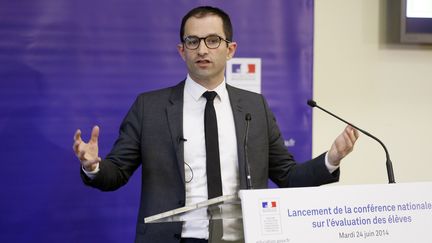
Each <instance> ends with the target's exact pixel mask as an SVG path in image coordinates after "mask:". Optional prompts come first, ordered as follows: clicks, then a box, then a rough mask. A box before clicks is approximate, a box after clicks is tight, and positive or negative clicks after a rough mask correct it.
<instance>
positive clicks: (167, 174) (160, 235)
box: [73, 7, 358, 243]
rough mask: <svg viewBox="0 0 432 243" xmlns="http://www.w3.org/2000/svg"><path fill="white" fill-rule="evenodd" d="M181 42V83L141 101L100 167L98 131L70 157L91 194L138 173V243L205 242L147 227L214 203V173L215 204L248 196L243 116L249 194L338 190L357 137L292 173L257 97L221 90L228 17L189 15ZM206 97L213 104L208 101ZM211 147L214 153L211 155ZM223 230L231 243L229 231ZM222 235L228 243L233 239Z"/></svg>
mask: <svg viewBox="0 0 432 243" xmlns="http://www.w3.org/2000/svg"><path fill="white" fill-rule="evenodd" d="M180 39H181V44H179V45H178V46H177V48H178V52H179V54H180V56H181V57H182V58H183V60H184V61H185V62H186V66H187V70H188V75H187V78H186V80H185V81H183V82H181V83H179V84H178V85H176V86H174V87H169V88H166V89H162V90H157V91H152V92H148V93H144V94H141V95H140V96H138V98H137V100H136V101H135V103H134V104H133V105H132V107H131V109H130V110H129V112H128V114H127V115H126V117H125V119H124V121H123V123H122V125H121V128H120V135H119V138H118V139H117V141H116V143H115V144H114V147H113V148H112V150H111V152H110V153H109V154H108V156H107V157H106V158H105V159H104V160H102V159H101V158H100V157H98V144H97V140H98V136H99V127H97V126H95V127H94V128H93V130H92V134H91V139H90V141H89V142H88V143H85V142H83V141H82V140H81V131H80V130H77V132H76V133H75V137H74V140H75V143H74V145H73V148H74V151H75V153H76V155H77V157H78V158H79V160H80V162H81V165H82V170H81V175H82V179H83V181H84V183H85V184H87V185H90V186H93V187H96V188H99V189H101V190H104V191H110V190H115V189H117V188H119V187H120V186H123V185H124V184H125V183H126V182H127V181H128V179H129V177H130V176H131V175H132V173H133V172H134V171H135V169H137V168H138V167H139V166H140V165H141V166H142V189H141V190H142V191H141V204H140V209H139V215H138V223H137V231H136V242H163V243H169V242H184V243H187V242H207V241H206V239H208V237H209V229H208V222H205V223H203V222H200V221H198V222H197V221H186V222H185V223H166V224H144V223H143V219H144V218H145V217H147V216H150V215H154V214H157V213H161V212H164V211H167V210H171V209H175V208H178V207H182V206H185V205H189V204H193V203H196V202H200V201H205V200H207V199H208V198H209V197H213V196H211V195H210V194H213V192H210V191H212V190H213V189H210V187H211V186H213V185H214V184H215V182H214V180H213V179H212V180H209V182H208V183H207V177H210V176H213V171H214V170H219V167H220V171H221V173H220V174H221V175H220V176H221V179H219V180H220V181H221V182H222V185H219V187H221V190H222V191H221V192H219V194H216V195H220V194H221V193H222V194H223V195H231V194H235V193H237V192H238V190H239V189H244V188H246V184H247V180H246V172H245V161H244V154H243V153H244V151H243V137H244V135H245V116H246V114H250V116H251V117H252V120H251V121H250V129H249V144H248V146H249V147H250V149H249V152H248V157H249V158H251V159H250V161H249V162H250V171H251V182H252V186H253V188H266V187H267V181H268V179H269V178H270V179H271V180H273V181H274V182H275V183H276V184H277V185H279V186H280V187H292V186H317V185H321V184H325V183H330V182H334V181H337V180H338V178H339V169H338V167H339V163H340V161H341V159H342V158H344V157H345V156H346V155H347V154H348V153H350V152H351V151H352V149H353V146H354V143H355V141H356V140H357V137H358V133H357V131H356V130H354V129H352V128H351V127H347V128H346V129H345V130H344V131H343V133H342V134H341V135H339V136H338V137H337V138H336V140H335V142H334V143H333V145H332V146H331V148H330V150H329V151H328V152H327V153H324V154H323V155H321V156H319V157H317V158H315V159H313V160H311V161H308V162H306V163H303V164H296V163H295V162H294V161H293V158H292V156H291V154H290V153H289V152H288V151H287V149H286V147H285V146H284V142H283V141H284V140H283V138H282V136H281V134H280V131H279V128H278V126H277V124H276V121H275V119H274V116H273V114H272V112H271V111H270V110H269V108H268V106H267V103H266V101H265V99H264V98H263V96H261V95H259V94H255V93H252V92H248V91H244V90H241V89H237V88H234V87H231V86H229V85H227V84H226V83H225V77H224V72H225V66H226V61H227V60H229V59H230V58H232V57H233V55H234V53H235V51H236V48H237V43H235V42H233V41H232V26H231V22H230V19H229V17H228V15H227V14H226V13H224V12H223V11H222V10H220V9H217V8H213V7H198V8H195V9H192V10H191V11H190V12H189V13H188V14H186V15H185V17H184V18H183V21H182V24H181V29H180ZM207 91H215V92H216V93H214V92H207ZM209 94H212V95H210V96H215V97H211V98H209ZM203 96H205V97H207V98H204V97H203ZM207 99H208V100H207ZM212 110H213V112H215V113H216V117H217V119H216V120H217V121H216V123H217V128H216V130H217V131H216V134H217V136H216V142H214V141H213V140H212V142H209V140H211V139H212V138H208V134H209V133H210V132H209V130H207V129H209V127H210V125H208V123H207V118H208V117H207V115H208V114H210V113H211V114H213V113H212ZM213 116H214V115H213ZM209 119H210V118H209ZM204 121H205V122H204ZM204 123H205V124H206V125H205V124H204ZM212 126H213V125H212ZM214 143H216V147H217V149H218V151H217V152H216V153H214V152H213V150H211V149H209V148H208V146H210V145H209V144H214ZM209 154H212V156H209ZM215 157H217V158H218V161H217V166H218V168H217V169H208V168H209V166H213V165H209V164H206V163H208V161H212V160H213V159H214V158H215ZM219 163H220V164H219ZM207 186H209V188H208V187H207ZM197 213H198V214H203V213H204V214H205V211H204V212H197ZM225 228H226V231H227V232H228V233H229V230H230V229H233V228H232V227H225V226H224V231H225ZM228 233H227V235H228V236H227V237H225V238H226V239H235V237H230V236H229V234H228ZM231 233H233V234H235V232H231ZM224 234H225V232H224Z"/></svg>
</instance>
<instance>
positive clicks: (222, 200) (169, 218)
mask: <svg viewBox="0 0 432 243" xmlns="http://www.w3.org/2000/svg"><path fill="white" fill-rule="evenodd" d="M203 209H204V210H206V212H207V214H205V216H204V217H201V214H200V217H194V215H192V216H191V215H190V214H188V213H191V212H194V211H197V210H203ZM241 219H242V211H241V204H240V198H239V197H238V195H223V196H220V197H216V198H212V199H210V200H207V201H203V202H200V203H196V204H192V205H188V206H185V207H181V208H177V209H173V210H170V211H167V212H163V213H160V214H156V215H153V216H150V217H146V218H145V219H144V223H169V222H184V221H189V220H190V221H204V220H208V221H209V222H210V225H209V229H210V232H209V243H219V242H231V241H224V240H223V239H222V238H223V220H239V221H240V222H238V225H239V226H240V228H239V229H238V230H240V232H236V234H235V235H236V236H237V237H236V238H238V239H236V241H234V242H235V243H237V242H238V243H240V242H244V239H243V238H244V237H243V235H244V234H243V229H242V227H241V226H242V222H241ZM239 236H240V237H239Z"/></svg>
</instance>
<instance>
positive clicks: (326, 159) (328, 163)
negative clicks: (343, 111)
mask: <svg viewBox="0 0 432 243" xmlns="http://www.w3.org/2000/svg"><path fill="white" fill-rule="evenodd" d="M325 165H326V167H327V169H328V171H329V172H330V174H331V173H333V172H335V171H336V170H337V169H339V166H336V165H332V164H330V162H329V161H328V152H327V153H326V155H325ZM98 169H99V166H98Z"/></svg>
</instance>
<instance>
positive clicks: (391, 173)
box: [307, 100, 396, 183]
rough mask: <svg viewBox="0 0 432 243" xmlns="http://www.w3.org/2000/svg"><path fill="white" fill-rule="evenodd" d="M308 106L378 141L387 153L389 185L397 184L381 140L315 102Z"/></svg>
mask: <svg viewBox="0 0 432 243" xmlns="http://www.w3.org/2000/svg"><path fill="white" fill-rule="evenodd" d="M307 104H308V105H309V106H310V107H312V108H314V107H316V108H318V109H320V110H322V111H324V112H325V113H327V114H329V115H331V116H333V117H335V118H336V119H338V120H340V121H342V122H344V123H346V124H348V125H350V126H351V127H353V128H355V129H357V130H358V131H360V132H361V133H363V134H365V135H366V136H368V137H370V138H372V139H374V140H375V141H377V142H378V143H379V144H381V146H382V147H383V148H384V151H385V154H386V167H387V177H388V181H389V183H396V182H395V178H394V172H393V165H392V162H391V160H390V155H389V152H388V150H387V148H386V146H385V145H384V143H383V142H381V140H379V139H378V138H377V137H375V136H374V135H372V134H370V133H368V132H366V131H365V130H363V129H360V128H358V127H356V126H354V125H353V124H352V123H350V122H347V121H345V120H344V119H342V118H340V117H338V116H336V115H335V114H333V113H331V112H329V111H327V110H326V109H324V108H322V107H320V106H319V105H317V103H316V102H315V101H313V100H308V101H307Z"/></svg>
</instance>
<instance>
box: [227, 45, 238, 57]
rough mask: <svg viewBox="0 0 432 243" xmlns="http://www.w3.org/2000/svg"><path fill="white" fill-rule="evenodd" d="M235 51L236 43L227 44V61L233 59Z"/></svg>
mask: <svg viewBox="0 0 432 243" xmlns="http://www.w3.org/2000/svg"><path fill="white" fill-rule="evenodd" d="M236 50H237V42H231V43H229V44H228V48H227V60H229V59H231V58H233V57H234V54H235V52H236Z"/></svg>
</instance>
